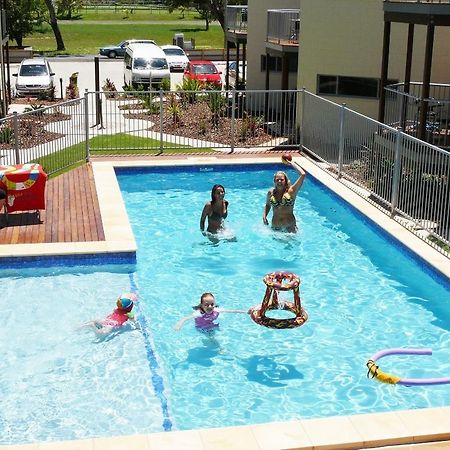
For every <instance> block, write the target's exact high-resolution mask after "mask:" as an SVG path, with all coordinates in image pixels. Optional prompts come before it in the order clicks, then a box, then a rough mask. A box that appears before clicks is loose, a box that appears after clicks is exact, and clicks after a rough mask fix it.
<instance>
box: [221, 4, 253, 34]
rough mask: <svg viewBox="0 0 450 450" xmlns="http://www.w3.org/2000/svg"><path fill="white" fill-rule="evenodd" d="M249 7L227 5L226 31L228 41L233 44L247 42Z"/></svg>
mask: <svg viewBox="0 0 450 450" xmlns="http://www.w3.org/2000/svg"><path fill="white" fill-rule="evenodd" d="M247 13H248V6H247V5H230V6H228V5H227V9H226V15H225V24H226V26H225V30H226V34H227V40H229V41H231V42H246V41H247Z"/></svg>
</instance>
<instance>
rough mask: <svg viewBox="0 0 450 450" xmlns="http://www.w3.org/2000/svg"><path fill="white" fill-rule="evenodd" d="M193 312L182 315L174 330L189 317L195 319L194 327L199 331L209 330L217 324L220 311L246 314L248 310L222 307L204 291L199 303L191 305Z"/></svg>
mask: <svg viewBox="0 0 450 450" xmlns="http://www.w3.org/2000/svg"><path fill="white" fill-rule="evenodd" d="M192 308H193V309H194V310H195V312H194V313H193V314H191V315H190V316H186V317H183V318H182V319H181V320H180V321H179V322H178V323H177V324H176V325H175V330H177V331H179V330H180V329H181V327H182V326H183V325H184V324H185V323H186V322H187V321H188V320H191V319H194V320H195V327H196V328H197V330H200V331H211V330H214V329H215V328H217V327H218V326H219V323H218V322H217V319H218V318H219V315H220V313H224V312H227V313H242V314H247V313H248V311H243V310H241V309H222V308H219V307H218V306H217V305H216V299H215V298H214V295H213V294H211V293H210V292H205V293H203V294H202V296H201V297H200V303H199V304H198V305H196V306H193V307H192Z"/></svg>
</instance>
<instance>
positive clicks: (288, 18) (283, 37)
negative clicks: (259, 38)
mask: <svg viewBox="0 0 450 450" xmlns="http://www.w3.org/2000/svg"><path fill="white" fill-rule="evenodd" d="M299 33H300V10H299V9H269V10H268V11H267V38H266V41H267V42H270V43H274V44H278V45H298V36H299Z"/></svg>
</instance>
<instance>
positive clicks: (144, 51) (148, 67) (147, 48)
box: [123, 44, 170, 89]
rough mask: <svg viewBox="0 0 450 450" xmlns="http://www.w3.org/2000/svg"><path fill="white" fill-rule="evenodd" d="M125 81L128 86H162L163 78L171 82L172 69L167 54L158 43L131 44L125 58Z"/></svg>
mask: <svg viewBox="0 0 450 450" xmlns="http://www.w3.org/2000/svg"><path fill="white" fill-rule="evenodd" d="M123 68H124V75H123V81H124V83H125V85H126V86H133V87H134V88H137V87H138V86H140V85H142V86H144V87H145V88H147V89H148V88H151V87H153V88H156V89H158V88H159V87H161V83H162V82H163V80H168V81H169V83H170V70H169V64H168V63H167V59H166V54H165V53H164V52H163V51H162V50H161V48H160V47H158V46H157V45H148V44H131V45H129V46H128V47H127V50H126V52H125V57H124V59H123Z"/></svg>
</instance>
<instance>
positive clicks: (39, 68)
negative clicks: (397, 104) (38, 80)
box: [20, 64, 48, 77]
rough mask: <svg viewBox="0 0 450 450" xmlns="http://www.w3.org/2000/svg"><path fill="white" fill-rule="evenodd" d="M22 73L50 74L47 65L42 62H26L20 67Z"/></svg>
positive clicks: (32, 74)
mask: <svg viewBox="0 0 450 450" xmlns="http://www.w3.org/2000/svg"><path fill="white" fill-rule="evenodd" d="M20 75H22V76H32V77H34V76H35V77H39V76H41V75H48V70H47V67H46V66H44V65H42V64H29V65H28V64H24V65H23V66H22V67H21V68H20Z"/></svg>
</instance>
